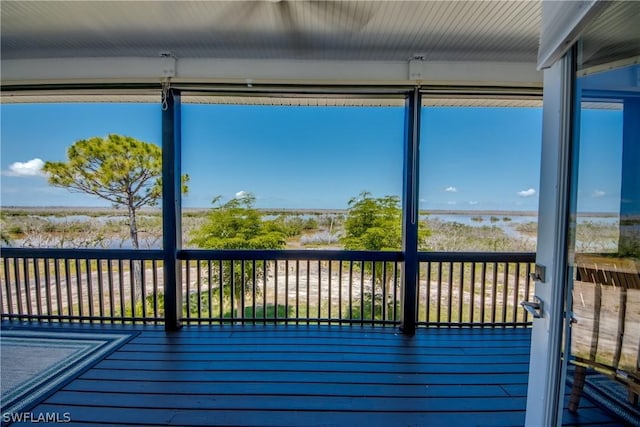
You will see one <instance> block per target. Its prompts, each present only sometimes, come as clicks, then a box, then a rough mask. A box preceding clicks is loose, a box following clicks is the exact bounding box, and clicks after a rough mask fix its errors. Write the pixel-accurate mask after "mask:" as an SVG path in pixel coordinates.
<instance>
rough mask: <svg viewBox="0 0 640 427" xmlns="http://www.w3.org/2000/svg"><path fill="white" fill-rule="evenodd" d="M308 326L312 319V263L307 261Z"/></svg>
mask: <svg viewBox="0 0 640 427" xmlns="http://www.w3.org/2000/svg"><path fill="white" fill-rule="evenodd" d="M306 310H307V325H309V324H310V322H309V320H310V319H311V261H310V260H307V307H306Z"/></svg>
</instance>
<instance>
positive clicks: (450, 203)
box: [447, 202, 456, 206]
mask: <svg viewBox="0 0 640 427" xmlns="http://www.w3.org/2000/svg"><path fill="white" fill-rule="evenodd" d="M447 204H448V205H452V206H453V205H455V204H456V202H447Z"/></svg>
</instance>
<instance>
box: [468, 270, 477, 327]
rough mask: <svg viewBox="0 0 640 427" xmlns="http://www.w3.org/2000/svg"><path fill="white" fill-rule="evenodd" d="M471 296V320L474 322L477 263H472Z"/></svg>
mask: <svg viewBox="0 0 640 427" xmlns="http://www.w3.org/2000/svg"><path fill="white" fill-rule="evenodd" d="M470 293H471V294H470V297H469V301H470V303H469V322H471V323H474V322H475V320H474V314H475V313H474V308H475V305H476V263H475V262H472V263H471V289H470Z"/></svg>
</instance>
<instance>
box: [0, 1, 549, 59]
mask: <svg viewBox="0 0 640 427" xmlns="http://www.w3.org/2000/svg"><path fill="white" fill-rule="evenodd" d="M1 15H2V22H1V28H2V41H1V43H2V59H27V58H56V57H57V58H61V57H65V58H68V57H122V56H128V57H130V56H135V57H157V56H158V55H160V53H161V52H171V53H172V54H173V55H175V56H176V57H178V58H185V57H190V58H227V59H229V58H233V59H319V60H351V61H406V60H409V59H410V58H413V57H414V56H415V55H418V56H420V57H421V58H423V59H424V60H427V61H509V62H535V59H536V55H537V50H538V36H539V30H540V19H541V4H540V1H316V2H311V1H286V0H284V1H261V2H260V1H12V0H3V1H2V2H1Z"/></svg>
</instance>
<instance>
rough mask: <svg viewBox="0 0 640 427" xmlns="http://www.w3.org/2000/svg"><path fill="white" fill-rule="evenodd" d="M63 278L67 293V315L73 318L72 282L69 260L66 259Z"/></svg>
mask: <svg viewBox="0 0 640 427" xmlns="http://www.w3.org/2000/svg"><path fill="white" fill-rule="evenodd" d="M64 278H65V285H66V286H65V287H66V291H67V315H68V316H73V315H74V310H73V287H72V283H73V282H72V280H71V260H70V259H68V258H67V259H65V260H64Z"/></svg>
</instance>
